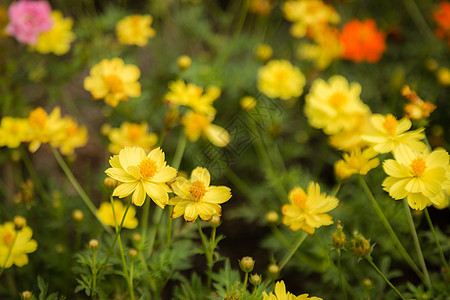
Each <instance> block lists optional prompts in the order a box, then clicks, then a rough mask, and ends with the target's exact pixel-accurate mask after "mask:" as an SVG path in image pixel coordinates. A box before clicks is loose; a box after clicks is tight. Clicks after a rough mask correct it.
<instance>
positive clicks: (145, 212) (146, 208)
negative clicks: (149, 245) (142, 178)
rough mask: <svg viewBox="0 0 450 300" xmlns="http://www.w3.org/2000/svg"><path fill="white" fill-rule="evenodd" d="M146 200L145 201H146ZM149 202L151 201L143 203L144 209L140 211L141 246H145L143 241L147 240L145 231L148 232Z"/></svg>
mask: <svg viewBox="0 0 450 300" xmlns="http://www.w3.org/2000/svg"><path fill="white" fill-rule="evenodd" d="M145 198H147V195H145ZM146 200H147V199H146ZM150 202H151V201H145V202H144V207H143V209H142V216H141V224H142V231H141V232H142V242H141V245H145V241H146V238H147V230H148V215H149V213H150Z"/></svg>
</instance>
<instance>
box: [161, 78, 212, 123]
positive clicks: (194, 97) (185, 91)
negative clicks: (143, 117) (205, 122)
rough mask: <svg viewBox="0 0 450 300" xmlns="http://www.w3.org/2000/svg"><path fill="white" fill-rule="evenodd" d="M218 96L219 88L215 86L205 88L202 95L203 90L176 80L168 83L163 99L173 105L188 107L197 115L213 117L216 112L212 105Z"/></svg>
mask: <svg viewBox="0 0 450 300" xmlns="http://www.w3.org/2000/svg"><path fill="white" fill-rule="evenodd" d="M219 96H220V88H218V87H216V86H209V87H207V88H206V90H205V93H203V88H201V87H199V86H197V85H195V84H193V83H188V84H186V83H185V82H184V81H182V80H177V81H172V82H170V83H169V92H167V94H166V95H165V96H164V99H165V100H166V101H168V102H170V103H171V104H174V105H184V106H188V107H190V108H192V109H193V110H194V111H195V112H197V113H201V114H205V115H215V114H216V110H215V109H214V107H213V106H212V104H213V102H214V101H215V100H216V99H217V98H219Z"/></svg>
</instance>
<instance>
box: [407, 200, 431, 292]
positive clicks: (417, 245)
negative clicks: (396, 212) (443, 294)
mask: <svg viewBox="0 0 450 300" xmlns="http://www.w3.org/2000/svg"><path fill="white" fill-rule="evenodd" d="M403 208H404V209H405V214H406V217H407V219H408V225H409V230H410V231H411V235H412V237H413V241H414V248H415V249H416V252H417V257H418V258H419V262H420V266H421V267H422V272H423V274H424V276H425V284H426V285H427V287H428V288H429V289H432V287H431V280H430V275H428V270H427V265H426V264H425V259H424V258H423V253H422V249H421V248H420V243H419V238H418V237H417V231H416V226H414V221H413V218H412V216H411V210H410V209H409V204H408V200H406V198H404V199H403Z"/></svg>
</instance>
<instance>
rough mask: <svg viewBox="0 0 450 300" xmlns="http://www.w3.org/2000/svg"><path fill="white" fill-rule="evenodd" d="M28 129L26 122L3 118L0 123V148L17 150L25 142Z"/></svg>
mask: <svg viewBox="0 0 450 300" xmlns="http://www.w3.org/2000/svg"><path fill="white" fill-rule="evenodd" d="M28 129H29V124H28V122H27V120H24V119H20V118H12V117H8V116H5V117H3V118H2V120H1V123H0V147H3V146H6V147H8V148H17V147H19V146H20V143H22V142H23V141H25V139H26V137H27V133H28Z"/></svg>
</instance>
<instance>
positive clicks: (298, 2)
mask: <svg viewBox="0 0 450 300" xmlns="http://www.w3.org/2000/svg"><path fill="white" fill-rule="evenodd" d="M283 13H284V16H285V18H286V19H287V20H288V21H291V22H294V24H293V25H292V26H291V28H290V32H291V34H292V36H294V37H296V38H302V37H304V36H305V35H306V33H307V31H308V29H314V28H315V27H318V26H324V25H327V24H328V23H331V24H337V23H339V22H340V17H339V14H338V13H337V12H336V10H335V9H334V8H333V7H331V6H329V5H327V4H325V3H324V2H323V1H321V0H289V1H286V2H285V3H284V5H283Z"/></svg>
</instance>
